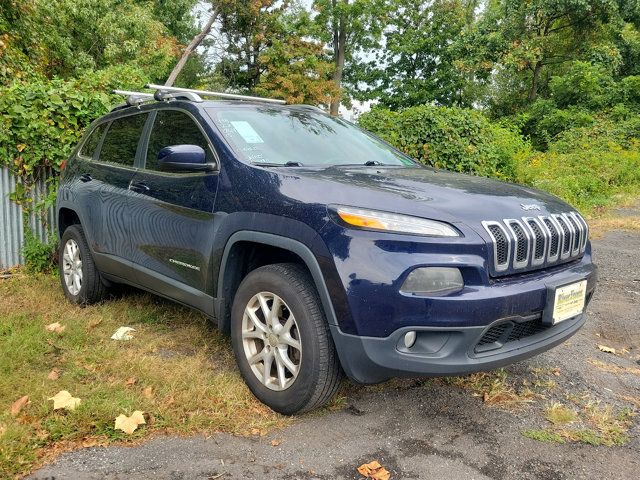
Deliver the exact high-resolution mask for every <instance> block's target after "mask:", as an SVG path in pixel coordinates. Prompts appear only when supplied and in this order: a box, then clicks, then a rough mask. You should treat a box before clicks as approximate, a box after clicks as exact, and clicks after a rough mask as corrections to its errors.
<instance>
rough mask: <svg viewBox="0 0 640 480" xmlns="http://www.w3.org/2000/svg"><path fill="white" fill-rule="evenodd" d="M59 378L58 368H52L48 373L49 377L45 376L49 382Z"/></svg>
mask: <svg viewBox="0 0 640 480" xmlns="http://www.w3.org/2000/svg"><path fill="white" fill-rule="evenodd" d="M59 378H60V369H59V368H54V369H53V370H51V371H50V372H49V375H47V379H49V380H57V379H59Z"/></svg>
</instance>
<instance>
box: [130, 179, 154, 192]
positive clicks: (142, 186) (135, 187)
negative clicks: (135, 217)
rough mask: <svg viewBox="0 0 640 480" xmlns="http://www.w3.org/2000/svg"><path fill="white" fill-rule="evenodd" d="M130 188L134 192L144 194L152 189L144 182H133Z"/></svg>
mask: <svg viewBox="0 0 640 480" xmlns="http://www.w3.org/2000/svg"><path fill="white" fill-rule="evenodd" d="M129 190H131V191H132V192H136V193H143V194H144V193H149V192H150V191H151V189H150V188H149V185H147V184H146V183H143V182H137V183H132V184H131V185H129Z"/></svg>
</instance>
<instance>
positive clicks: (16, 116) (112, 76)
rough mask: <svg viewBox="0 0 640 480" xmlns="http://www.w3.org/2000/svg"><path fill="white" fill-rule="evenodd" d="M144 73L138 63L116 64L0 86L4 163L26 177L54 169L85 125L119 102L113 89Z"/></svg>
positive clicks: (0, 159)
mask: <svg viewBox="0 0 640 480" xmlns="http://www.w3.org/2000/svg"><path fill="white" fill-rule="evenodd" d="M145 79H146V78H145V76H144V74H143V73H142V72H141V71H139V70H138V69H136V68H132V67H112V68H109V69H105V70H101V71H98V72H88V73H86V74H85V75H84V76H82V77H80V78H77V79H72V80H60V79H53V80H49V79H46V78H40V77H36V78H34V79H30V80H29V81H16V82H13V83H12V84H11V85H10V86H8V87H0V127H1V128H0V164H4V165H7V166H9V167H10V168H11V169H12V170H13V172H14V173H16V174H18V175H19V176H22V177H28V176H29V175H31V174H33V173H34V172H36V171H37V170H38V169H39V168H41V167H47V166H50V167H53V168H54V169H56V168H57V167H58V166H59V165H60V162H62V160H64V159H66V158H67V156H68V155H69V152H70V151H71V149H72V148H73V147H74V145H75V144H76V143H77V142H78V140H79V139H80V137H81V135H82V133H83V131H84V129H85V128H86V127H87V125H89V124H90V123H91V122H92V121H93V120H95V119H96V118H98V117H99V116H101V115H103V114H105V113H106V112H108V111H109V109H110V108H111V105H112V104H113V103H115V101H116V97H115V96H113V95H111V94H110V91H111V89H113V88H115V87H116V86H120V87H121V88H126V87H127V86H128V85H132V84H136V85H141V84H143V83H144V81H145Z"/></svg>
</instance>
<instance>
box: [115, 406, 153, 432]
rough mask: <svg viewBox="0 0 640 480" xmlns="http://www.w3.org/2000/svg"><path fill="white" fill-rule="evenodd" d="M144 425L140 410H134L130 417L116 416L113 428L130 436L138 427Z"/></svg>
mask: <svg viewBox="0 0 640 480" xmlns="http://www.w3.org/2000/svg"><path fill="white" fill-rule="evenodd" d="M145 423H147V422H145V420H144V414H143V413H142V412H141V411H140V410H136V411H135V412H133V413H132V414H131V416H130V417H127V416H126V415H118V418H116V424H115V427H114V428H115V429H116V430H122V431H123V432H124V433H126V434H128V435H131V434H132V433H133V432H135V431H136V429H137V428H138V426H139V425H143V424H145Z"/></svg>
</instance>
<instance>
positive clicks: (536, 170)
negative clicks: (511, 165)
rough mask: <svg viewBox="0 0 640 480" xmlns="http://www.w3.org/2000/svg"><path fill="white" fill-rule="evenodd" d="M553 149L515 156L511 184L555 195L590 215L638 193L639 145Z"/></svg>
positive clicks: (639, 181)
mask: <svg viewBox="0 0 640 480" xmlns="http://www.w3.org/2000/svg"><path fill="white" fill-rule="evenodd" d="M584 147H585V148H582V149H579V148H575V149H566V148H564V149H556V148H554V147H552V148H550V150H549V151H548V152H540V153H536V154H531V155H527V156H520V157H516V159H515V164H516V175H515V181H516V182H518V183H522V184H526V185H530V186H532V187H535V188H539V189H541V190H545V191H547V192H549V193H552V194H554V195H557V196H559V197H561V198H562V199H564V200H565V201H567V202H569V203H570V204H572V205H573V206H575V207H577V208H579V209H580V210H582V211H583V212H586V213H592V212H593V211H595V210H598V209H600V208H602V207H607V206H611V205H613V204H615V202H616V200H617V197H619V196H623V197H625V196H629V195H637V194H639V193H640V143H638V144H635V145H633V146H632V148H629V149H626V148H623V147H621V146H619V145H616V144H615V143H610V144H609V146H608V148H606V149H605V148H600V147H597V146H596V147H595V148H590V147H589V146H588V141H587V140H586V139H585V145H584Z"/></svg>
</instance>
